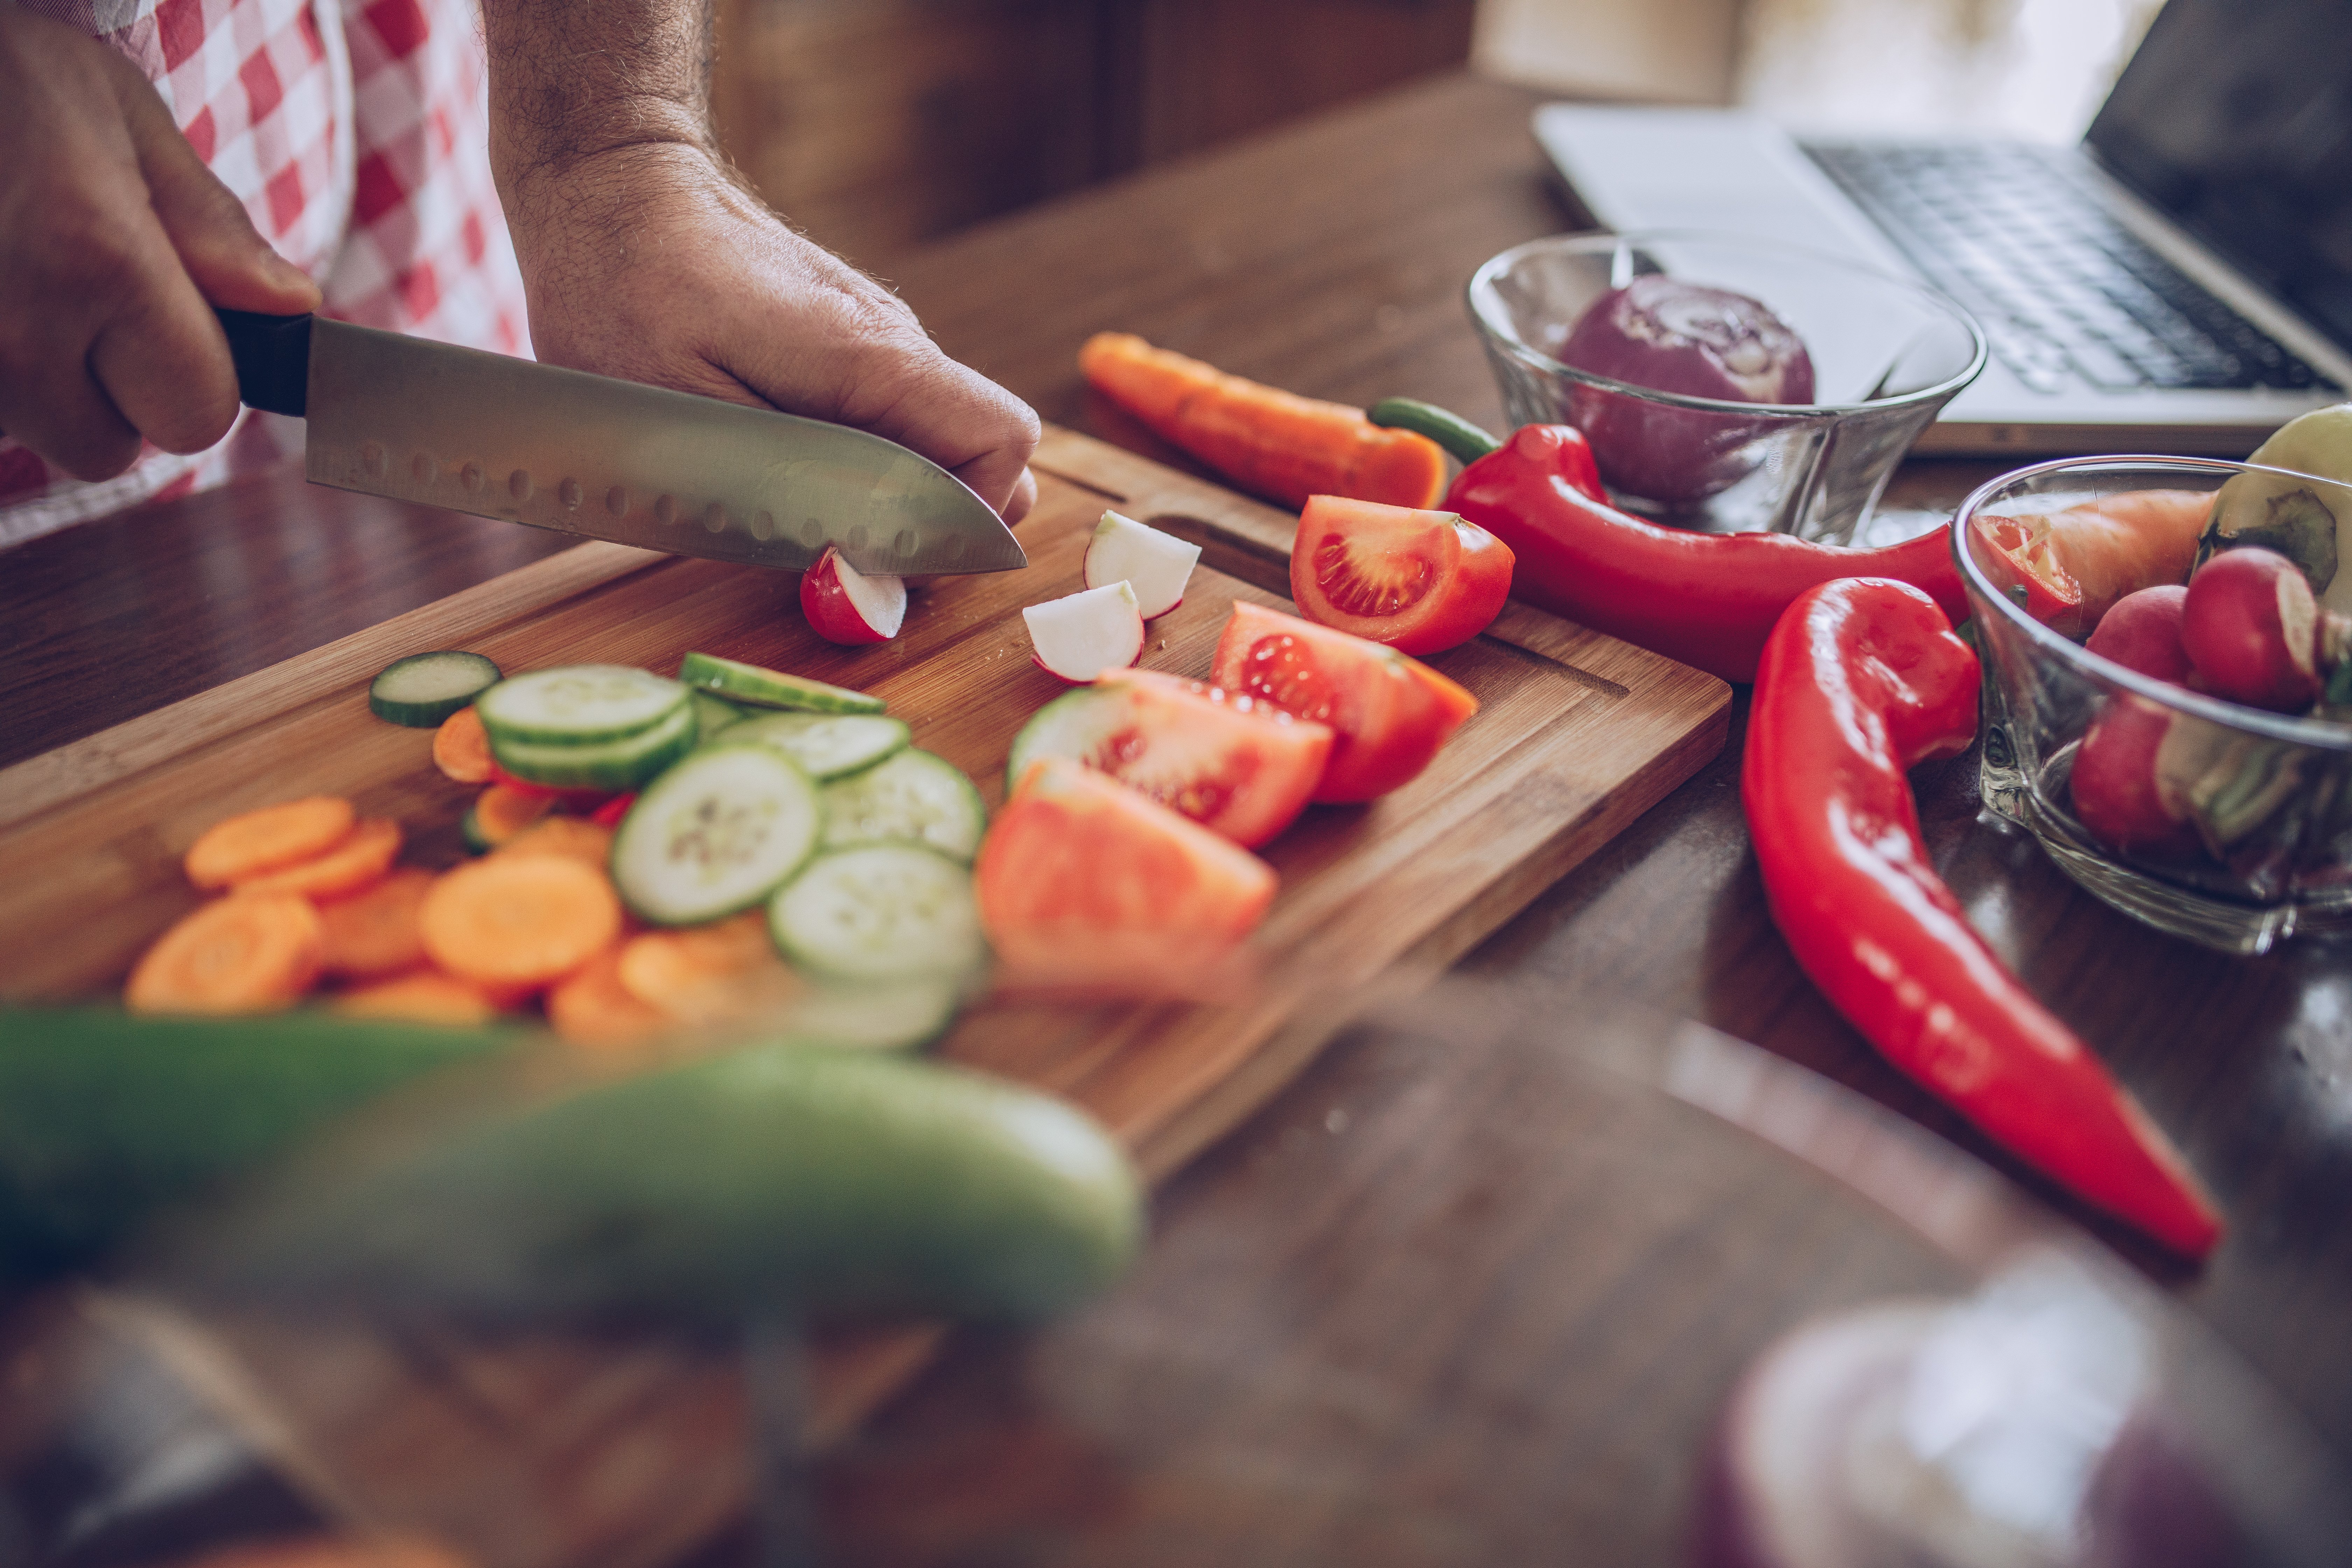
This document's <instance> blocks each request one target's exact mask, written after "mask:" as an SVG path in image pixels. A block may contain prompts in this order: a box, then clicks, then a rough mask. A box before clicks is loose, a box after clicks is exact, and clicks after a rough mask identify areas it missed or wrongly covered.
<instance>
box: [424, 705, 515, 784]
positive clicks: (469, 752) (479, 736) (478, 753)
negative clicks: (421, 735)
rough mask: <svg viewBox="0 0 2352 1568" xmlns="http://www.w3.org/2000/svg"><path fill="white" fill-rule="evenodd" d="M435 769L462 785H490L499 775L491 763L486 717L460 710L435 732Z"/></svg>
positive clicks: (442, 723)
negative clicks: (484, 722) (495, 776)
mask: <svg viewBox="0 0 2352 1568" xmlns="http://www.w3.org/2000/svg"><path fill="white" fill-rule="evenodd" d="M433 765H434V766H435V767H436V768H439V769H440V770H441V771H442V772H443V773H446V774H448V775H449V776H450V777H451V778H453V779H456V780H457V782H458V783H459V784H488V783H489V782H490V779H491V777H492V775H494V774H495V773H497V772H498V767H499V765H498V763H495V762H493V761H491V760H490V732H489V731H488V730H485V729H483V728H482V716H481V715H480V714H479V713H477V712H475V711H474V710H472V709H471V708H460V709H458V710H457V711H456V712H455V713H452V714H450V715H449V717H447V718H446V719H444V720H442V721H441V728H439V729H438V730H436V731H433Z"/></svg>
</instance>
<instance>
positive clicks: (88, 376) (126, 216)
mask: <svg viewBox="0 0 2352 1568" xmlns="http://www.w3.org/2000/svg"><path fill="white" fill-rule="evenodd" d="M213 305H226V306H228V307H230V308H232V309H235V310H261V311H268V312H270V313H273V314H279V315H293V314H297V313H299V312H301V311H305V310H317V309H318V307H319V290H318V289H317V288H316V287H315V286H314V285H312V283H311V282H310V279H308V278H306V277H304V276H303V275H302V273H301V272H300V271H299V269H298V268H295V267H294V266H293V265H292V264H291V263H290V262H288V261H287V260H285V259H284V258H281V257H279V256H278V253H277V252H276V251H274V250H272V249H270V248H269V246H268V243H267V242H266V241H264V240H263V239H262V237H261V236H260V235H259V234H257V232H255V230H254V227H253V225H252V223H251V221H250V220H248V219H247V216H246V215H245V208H244V207H243V206H242V205H239V204H238V202H237V199H236V196H234V195H231V194H230V193H229V190H228V187H227V186H226V185H224V184H221V183H220V182H219V181H218V180H216V179H215V178H214V177H213V175H212V172H211V171H210V170H208V169H206V168H205V165H204V161H203V160H202V159H200V158H198V157H197V156H196V153H195V149H194V148H193V147H190V146H189V145H188V142H187V138H186V137H184V136H183V135H181V134H180V129H179V127H178V126H176V125H174V124H173V122H172V116H171V113H170V112H169V111H168V110H165V109H164V107H163V100H161V99H159V98H157V97H156V96H155V89H153V88H152V87H150V86H148V84H147V79H146V78H144V77H142V76H141V75H140V74H139V70H138V68H136V67H134V66H133V65H132V64H131V62H130V61H129V60H127V59H125V58H122V57H121V55H118V54H117V53H115V52H114V51H113V50H112V49H110V48H108V47H106V46H105V45H103V44H100V43H99V42H97V41H96V40H95V39H92V38H89V37H85V36H83V35H82V34H80V33H78V32H75V31H74V30H73V29H72V28H70V27H67V26H61V25H59V24H58V23H55V22H50V21H46V20H43V19H42V18H39V17H37V16H27V15H26V14H25V13H24V12H22V11H20V10H18V9H16V7H15V6H14V5H5V4H0V432H5V433H6V434H7V435H9V436H12V437H16V439H17V440H19V441H21V442H23V443H24V444H25V445H26V446H27V447H31V448H32V449H33V450H34V451H36V452H37V453H39V454H40V455H41V456H42V457H44V458H48V459H49V461H51V462H53V463H55V464H57V465H58V467H59V468H64V469H65V470H66V471H67V472H68V473H70V474H73V475H75V476H77V477H79V478H81V479H105V478H107V477H108V476H110V475H112V474H118V473H121V471H122V470H123V469H124V468H129V467H130V466H131V462H132V461H133V460H134V459H135V458H137V457H138V456H139V438H140V437H142V436H144V437H146V438H147V439H148V440H150V441H152V442H154V443H155V445H157V446H158V447H163V449H164V450H165V451H167V452H200V451H202V450H204V449H205V447H209V446H211V445H212V444H213V443H214V442H215V441H217V440H219V439H220V438H221V437H222V436H223V435H224V434H226V432H227V430H228V427H229V424H230V422H231V421H232V420H234V419H235V418H236V407H237V397H236V366H235V365H234V364H233V363H231V362H230V360H229V353H228V340H227V339H226V337H224V336H223V335H222V332H221V329H220V323H219V322H218V321H216V320H215V319H214V316H213V312H212V310H211V306H213Z"/></svg>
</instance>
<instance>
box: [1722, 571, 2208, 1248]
mask: <svg viewBox="0 0 2352 1568" xmlns="http://www.w3.org/2000/svg"><path fill="white" fill-rule="evenodd" d="M1977 689H1978V669H1977V657H1976V655H1975V654H1974V653H1973V652H1971V651H1970V650H1969V646H1968V645H1967V644H1966V643H1964V642H1962V641H1961V640H1960V639H1959V638H1958V637H1955V636H1954V635H1953V634H1952V628H1951V625H1950V623H1949V622H1948V620H1947V619H1946V618H1945V616H1944V615H1943V612H1942V611H1940V610H1939V609H1937V606H1936V605H1935V604H1934V602H1933V601H1931V600H1930V599H1929V598H1928V597H1927V595H1925V594H1923V593H1921V592H1919V591H1918V590H1917V589H1916V588H1913V587H1910V586H1908V585H1906V584H1901V583H1893V582H1886V581H1882V580H1875V579H1869V578H1863V579H1848V580H1846V581H1843V582H1836V583H1825V584H1821V585H1820V586H1817V587H1814V588H1811V589H1809V590H1807V591H1806V592H1805V593H1803V594H1802V595H1799V596H1798V598H1797V600H1796V602H1795V603H1794V604H1792V605H1790V606H1789V610H1788V613H1787V614H1786V615H1784V616H1781V617H1780V625H1779V626H1777V627H1775V628H1774V630H1773V632H1772V636H1771V639H1770V641H1769V642H1768V643H1767V644H1766V646H1765V649H1764V657H1763V661H1762V664H1761V667H1760V668H1759V669H1758V671H1757V675H1756V699H1755V704H1754V707H1753V708H1752V709H1751V710H1750V711H1749V714H1748V752H1747V757H1746V759H1745V763H1744V765H1743V769H1742V773H1741V777H1740V788H1741V793H1742V795H1743V797H1744V799H1745V802H1746V805H1747V808H1748V831H1749V833H1750V835H1751V837H1753V838H1754V839H1755V843H1756V858H1757V863H1758V865H1759V868H1761V869H1762V871H1763V874H1764V891H1765V894H1766V896H1767V898H1768V899H1769V900H1770V903H1771V908H1772V918H1773V921H1775V922H1776V923H1777V924H1778V925H1779V926H1780V931H1781V934H1782V935H1783V936H1785V937H1786V938H1787V939H1788V942H1789V946H1790V951H1791V952H1794V953H1795V954H1796V959H1797V963H1798V965H1799V967H1801V968H1802V969H1803V970H1804V972H1805V973H1806V974H1807V975H1809V976H1810V977H1811V980H1812V982H1813V984H1816V985H1818V986H1820V987H1821V989H1822V994H1823V995H1824V996H1826V997H1828V998H1829V1000H1830V1003H1831V1005H1833V1006H1834V1007H1836V1008H1837V1010H1838V1011H1839V1012H1841V1013H1843V1014H1844V1015H1845V1016H1846V1017H1847V1019H1848V1020H1850V1021H1851V1022H1852V1023H1853V1026H1854V1027H1856V1028H1857V1029H1859V1030H1861V1031H1862V1032H1863V1034H1864V1036H1866V1037H1868V1038H1869V1040H1870V1042H1871V1044H1873V1045H1874V1046H1876V1047H1878V1049H1879V1050H1880V1051H1882V1052H1883V1053H1885V1056H1886V1058H1887V1059H1888V1060H1889V1061H1891V1062H1893V1063H1894V1064H1895V1066H1896V1067H1897V1068H1901V1069H1902V1070H1903V1071H1904V1072H1906V1073H1907V1074H1908V1075H1910V1077H1912V1078H1913V1079H1916V1080H1917V1081H1918V1082H1919V1083H1920V1084H1921V1085H1923V1086H1924V1087H1926V1088H1927V1089H1929V1090H1930V1091H1931V1092H1933V1093H1935V1094H1936V1095H1937V1096H1938V1097H1939V1098H1941V1099H1942V1100H1944V1101H1945V1102H1946V1103H1947V1104H1948V1105H1950V1106H1951V1107H1952V1108H1953V1109H1954V1110H1958V1112H1959V1113H1960V1114H1961V1115H1963V1116H1965V1117H1967V1118H1968V1119H1969V1121H1972V1122H1974V1123H1975V1124H1976V1125H1977V1126H1978V1127H1979V1128H1980V1129H1982V1130H1983V1131H1984V1132H1985V1133H1987V1134H1988V1135H1989V1136H1990V1137H1991V1138H1992V1139H1993V1140H1994V1141H1995V1142H1998V1143H2000V1145H2001V1146H2002V1147H2003V1148H2005V1149H2007V1150H2009V1151H2010V1152H2011V1153H2014V1154H2016V1155H2017V1156H2018V1157H2020V1158H2021V1159H2022V1160H2024V1161H2026V1162H2027V1163H2030V1164H2032V1165H2033V1166H2034V1167H2035V1168H2036V1169H2038V1170H2040V1171H2042V1172H2043V1173H2046V1174H2048V1175H2049V1176H2051V1177H2053V1179H2055V1180H2056V1181H2058V1182H2059V1183H2061V1184H2063V1185H2064V1186H2065V1187H2066V1188H2067V1189H2068V1190H2070V1191H2072V1192H2074V1194H2077V1195H2078V1196H2080V1197H2082V1198H2083V1199H2084V1201H2086V1202H2088V1203H2091V1204H2094V1205H2097V1206H2098V1207H2100V1208H2103V1209H2105V1210H2106V1211H2107V1212H2109V1213H2110V1214H2114V1215H2119V1216H2121V1217H2122V1218H2124V1219H2126V1220H2128V1221H2130V1222H2131V1223H2132V1224H2134V1225H2136V1226H2139V1227H2140V1228H2141V1229H2143V1230H2145V1231H2147V1233H2148V1234H2149V1235H2150V1236H2153V1237H2156V1238H2157V1239H2158V1241H2161V1242H2163V1243H2164V1244H2165V1245H2166V1246H2168V1247H2172V1248H2173V1249H2174V1250H2176V1251H2178V1252H2180V1253H2183V1254H2185V1255H2187V1256H2189V1257H2191V1258H2201V1257H2203V1256H2204V1255H2205V1254H2206V1253H2207V1252H2209V1251H2210V1250H2211V1249H2212V1247H2213V1244H2214V1243H2215V1241H2216V1240H2218V1239H2219V1237H2220V1236H2221V1219H2220V1217H2219V1215H2217V1214H2216V1213H2215V1210H2214V1208H2213V1205H2212V1201H2211V1200H2210V1198H2209V1197H2208V1196H2207V1195H2206V1194H2205V1193H2204V1191H2203V1189H2202V1188H2200V1186H2199V1185H2198V1183H2197V1179H2196V1177H2195V1175H2194V1174H2193V1173H2191V1172H2190V1171H2189V1167H2188V1165H2187V1163H2186V1162H2184V1161H2183V1160H2182V1159H2181V1157H2180V1154H2179V1152H2178V1151H2176V1150H2175V1149H2174V1148H2173V1147H2172V1145H2171V1144H2170V1143H2169V1142H2167V1141H2166V1139H2165V1137H2164V1134H2163V1133H2162V1132H2160V1131H2158V1130H2157V1128H2156V1126H2155V1124H2154V1123H2152V1122H2151V1121H2148V1120H2147V1116H2146V1114H2145V1113H2144V1112H2142V1111H2141V1110H2140V1109H2139V1108H2138V1106H2137V1105H2136V1104H2135V1103H2134V1102H2133V1101H2132V1100H2131V1098H2130V1097H2129V1096H2128V1095H2127V1094H2126V1093H2125V1092H2124V1090H2123V1089H2120V1088H2119V1087H2117V1085H2116V1082H2115V1080H2114V1079H2111V1078H2109V1077H2108V1076H2107V1072H2106V1069H2105V1067H2103V1066H2102V1065H2101V1064H2100V1061H2099V1058H2097V1057H2096V1056H2095V1055H2094V1054H2093V1053H2092V1052H2091V1051H2090V1049H2089V1048H2088V1047H2085V1046H2084V1044H2083V1042H2082V1041H2080V1040H2079V1039H2077V1038H2075V1037H2074V1035H2073V1034H2072V1033H2071V1032H2070V1031H2069V1030H2068V1029H2067V1028H2066V1026H2064V1025H2063V1024H2061V1023H2060V1022H2058V1020H2057V1019H2055V1018H2053V1016H2050V1014H2049V1013H2047V1012H2046V1011H2044V1010H2043V1009H2042V1005H2040V1004H2039V1003H2037V1002H2036V1001H2034V999H2033V997H2032V994H2029V993H2028V992H2027V991H2026V990H2025V988H2024V987H2023V986H2021V985H2020V984H2018V982H2017V979H2016V977H2015V976H2013V975H2011V973H2009V972H2008V971H2007V970H2006V969H2004V968H2003V967H2002V966H2001V963H2000V960H1999V959H1998V958H1996V957H1994V956H1993V953H1992V950H1991V949H1990V948H1988V947H1987V946H1986V945H1985V943H1984V941H1983V939H1982V938H1980V937H1979V936H1978V935H1977V933H1976V932H1975V931H1974V930H1972V929H1971V928H1970V927H1969V923H1968V921H1967V919H1966V918H1965V917H1964V916H1963V915H1962V914H1961V912H1960V905H1959V900H1957V899H1955V898H1954V897H1953V896H1952V892H1951V889H1948V888H1947V887H1946V886H1945V885H1944V883H1943V881H1942V880H1941V879H1939V878H1937V875H1936V871H1935V868H1934V866H1933V864H1932V863H1931V862H1930V861H1929V860H1928V858H1927V846H1926V844H1925V843H1923V842H1922V841H1921V839H1920V837H1919V816H1918V810H1917V807H1916V805H1915V804H1914V802H1913V800H1912V797H1911V788H1910V784H1909V781H1908V780H1907V779H1906V777H1905V776H1904V775H1905V773H1906V772H1907V771H1908V770H1909V769H1910V768H1911V767H1912V766H1913V765H1914V764H1915V763H1920V762H1924V761H1926V760H1927V759H1928V758H1930V757H1943V756H1952V755H1955V754H1957V753H1958V752H1961V751H1964V750H1965V749H1967V747H1968V745H1969V742H1970V740H1972V739H1973V738H1974V737H1975V734H1976V729H1977Z"/></svg>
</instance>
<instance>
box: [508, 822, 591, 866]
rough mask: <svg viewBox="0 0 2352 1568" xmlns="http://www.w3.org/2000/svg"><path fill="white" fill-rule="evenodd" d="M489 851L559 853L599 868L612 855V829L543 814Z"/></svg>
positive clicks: (522, 853) (521, 853)
mask: <svg viewBox="0 0 2352 1568" xmlns="http://www.w3.org/2000/svg"><path fill="white" fill-rule="evenodd" d="M490 853H492V854H493V855H562V856H567V857H569V858H572V859H574V860H578V861H580V862H581V863H582V864H583V865H588V866H594V867H596V868H599V869H602V868H604V865H605V864H606V863H607V862H609V861H610V860H611V859H612V858H613V830H612V829H611V828H609V827H599V826H597V825H596V824H594V823H593V822H591V821H589V820H587V819H586V818H584V817H578V816H543V817H541V818H540V819H539V820H538V821H537V822H534V823H532V824H531V825H530V826H529V827H526V828H524V829H523V830H522V831H521V832H520V833H518V834H516V835H515V836H514V837H512V838H509V839H508V840H507V841H506V842H505V843H503V844H501V845H499V847H497V848H496V849H493V850H492V851H490Z"/></svg>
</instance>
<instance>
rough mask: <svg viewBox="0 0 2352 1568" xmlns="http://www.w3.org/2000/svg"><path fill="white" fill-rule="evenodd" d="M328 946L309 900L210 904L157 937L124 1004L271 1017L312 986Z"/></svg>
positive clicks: (273, 897)
mask: <svg viewBox="0 0 2352 1568" xmlns="http://www.w3.org/2000/svg"><path fill="white" fill-rule="evenodd" d="M325 947H326V933H325V931H324V930H323V929H322V927H321V926H320V921H319V911H318V910H314V909H312V908H311V907H310V900H308V899H305V898H301V897H299V896H298V895H296V894H293V893H240V894H237V895H236V896H235V897H233V898H226V899H215V900H213V901H212V902H210V903H208V904H205V905H204V906H203V907H202V908H200V909H197V910H194V912H192V913H191V914H189V915H188V916H186V917H185V918H184V919H183V920H182V921H180V922H179V923H178V924H177V925H175V926H173V928H172V929H171V930H169V931H165V932H164V933H163V935H162V936H161V937H159V938H157V939H156V942H155V945H154V946H152V947H151V948H149V949H148V950H147V952H146V953H145V955H144V956H142V958H141V959H140V960H139V963H138V967H136V968H134V969H133V970H131V983H130V984H129V985H128V986H127V987H125V989H124V991H123V998H122V999H123V1003H124V1005H127V1006H128V1007H129V1008H130V1009H131V1011H132V1012H134V1013H274V1012H277V1011H278V1010H279V1009H281V1008H284V1007H288V1006H290V1005H293V1003H294V1001H295V1000H296V998H298V997H299V996H300V995H301V994H302V993H304V992H305V991H308V990H309V989H310V983H311V982H312V981H314V980H316V979H317V978H318V977H319V963H320V954H321V953H322V952H324V950H325Z"/></svg>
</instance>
